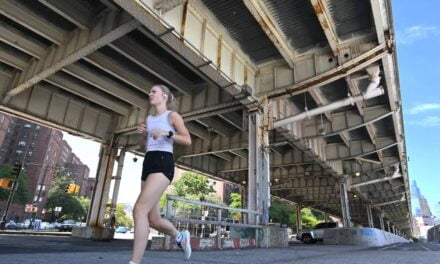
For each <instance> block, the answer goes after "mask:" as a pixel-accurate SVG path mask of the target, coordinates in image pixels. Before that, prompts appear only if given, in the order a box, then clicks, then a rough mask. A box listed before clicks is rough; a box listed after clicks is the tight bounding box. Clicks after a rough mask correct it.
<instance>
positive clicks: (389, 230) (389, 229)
mask: <svg viewBox="0 0 440 264" xmlns="http://www.w3.org/2000/svg"><path fill="white" fill-rule="evenodd" d="M387 226H388V230H387V231H388V232H390V233H391V228H390V221H387Z"/></svg>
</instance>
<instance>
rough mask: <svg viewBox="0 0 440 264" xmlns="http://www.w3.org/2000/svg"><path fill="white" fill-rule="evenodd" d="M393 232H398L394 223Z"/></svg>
mask: <svg viewBox="0 0 440 264" xmlns="http://www.w3.org/2000/svg"><path fill="white" fill-rule="evenodd" d="M393 234H396V227H395V226H394V225H393Z"/></svg>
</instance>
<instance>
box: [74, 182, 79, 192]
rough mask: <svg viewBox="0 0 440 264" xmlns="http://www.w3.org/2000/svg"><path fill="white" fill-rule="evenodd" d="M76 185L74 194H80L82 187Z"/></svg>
mask: <svg viewBox="0 0 440 264" xmlns="http://www.w3.org/2000/svg"><path fill="white" fill-rule="evenodd" d="M74 185H75V190H74V193H79V188H80V186H79V185H78V184H74Z"/></svg>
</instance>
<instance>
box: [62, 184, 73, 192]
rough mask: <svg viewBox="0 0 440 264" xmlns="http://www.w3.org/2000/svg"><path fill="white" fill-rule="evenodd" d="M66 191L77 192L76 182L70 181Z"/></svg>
mask: <svg viewBox="0 0 440 264" xmlns="http://www.w3.org/2000/svg"><path fill="white" fill-rule="evenodd" d="M64 192H65V193H74V192H75V184H74V183H69V184H67V185H66V189H64Z"/></svg>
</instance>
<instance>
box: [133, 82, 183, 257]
mask: <svg viewBox="0 0 440 264" xmlns="http://www.w3.org/2000/svg"><path fill="white" fill-rule="evenodd" d="M148 95H149V101H150V105H151V106H153V107H154V110H155V114H154V115H150V116H148V117H147V119H146V125H145V124H141V125H139V126H138V128H137V130H138V132H139V133H140V134H141V135H142V138H143V139H145V138H146V140H145V143H146V144H145V145H146V154H145V159H144V163H143V168H142V187H141V193H140V194H139V197H138V198H137V201H136V204H135V205H134V209H133V218H134V244H133V254H132V257H131V261H130V264H140V263H141V261H142V257H143V255H144V252H145V248H146V246H147V241H148V234H149V232H150V227H152V228H154V229H156V230H158V231H160V232H162V233H165V234H168V235H170V236H171V237H173V238H174V239H175V240H176V243H177V245H178V246H179V247H180V248H182V250H183V252H184V255H185V257H184V258H185V260H188V259H189V258H190V256H191V245H190V234H189V232H188V231H187V230H184V231H182V232H178V231H177V229H176V228H175V227H174V226H173V224H172V223H171V222H170V221H168V220H167V219H164V218H162V217H161V216H160V211H159V200H160V197H161V196H162V194H163V193H164V191H165V189H166V188H167V187H168V185H170V184H171V182H172V181H173V177H174V159H173V143H174V142H175V143H177V144H181V145H185V146H190V145H191V137H190V135H189V132H188V129H187V128H186V127H185V124H184V122H183V119H182V116H180V115H179V114H178V113H176V112H173V111H169V110H168V108H169V107H170V106H171V104H172V103H173V102H174V100H175V99H174V96H173V94H172V93H171V92H170V90H169V89H168V87H166V86H164V85H154V86H153V87H152V88H151V90H150V92H149V93H148Z"/></svg>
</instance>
